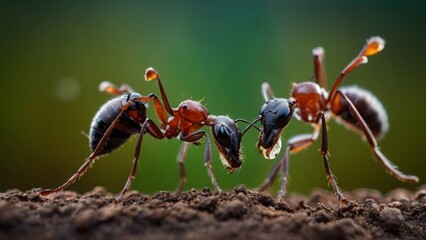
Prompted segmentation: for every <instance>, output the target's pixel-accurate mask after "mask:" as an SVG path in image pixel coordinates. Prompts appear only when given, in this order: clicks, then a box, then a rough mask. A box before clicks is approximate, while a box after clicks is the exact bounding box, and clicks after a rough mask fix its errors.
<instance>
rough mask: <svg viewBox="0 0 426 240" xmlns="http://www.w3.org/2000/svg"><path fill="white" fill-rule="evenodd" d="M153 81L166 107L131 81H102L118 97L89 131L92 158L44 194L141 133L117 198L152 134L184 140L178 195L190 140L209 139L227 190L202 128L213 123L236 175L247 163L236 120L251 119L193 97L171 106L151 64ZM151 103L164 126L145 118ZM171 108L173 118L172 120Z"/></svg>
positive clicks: (208, 158)
mask: <svg viewBox="0 0 426 240" xmlns="http://www.w3.org/2000/svg"><path fill="white" fill-rule="evenodd" d="M153 79H157V81H158V84H159V88H160V92H161V96H162V100H163V104H164V105H163V104H162V103H161V101H160V99H159V98H158V97H157V95H155V94H154V93H151V94H149V95H148V96H142V95H141V94H139V93H135V92H134V91H133V90H132V89H131V88H130V87H129V86H128V85H122V86H121V87H120V88H118V87H116V86H115V85H113V84H112V83H109V82H102V83H101V84H100V86H99V90H100V91H105V92H107V93H109V94H112V95H115V96H117V97H115V98H113V99H111V100H110V101H108V102H107V103H105V104H104V105H103V106H102V107H101V108H100V109H99V111H98V112H97V113H96V115H95V117H94V118H93V120H92V123H91V127H90V132H89V141H90V149H91V154H90V156H89V157H88V158H87V159H86V160H85V162H84V163H83V165H82V166H81V167H80V168H79V169H78V170H77V172H76V173H75V174H74V175H72V176H71V178H69V180H68V181H66V182H65V183H64V184H63V185H61V186H59V187H57V188H55V189H47V190H44V191H41V192H40V195H42V196H45V195H48V194H51V193H56V192H59V191H62V190H64V189H65V188H66V187H68V186H69V185H71V184H73V183H74V182H75V181H77V179H78V178H80V177H81V176H82V175H83V174H84V173H85V172H86V171H87V169H88V168H89V167H90V166H91V165H92V164H93V163H94V161H95V160H96V159H98V158H99V157H100V156H102V155H105V154H107V153H110V152H112V151H114V150H115V149H117V148H118V147H119V146H121V145H123V144H124V143H125V142H126V141H127V140H128V139H129V138H130V136H132V135H134V134H139V136H138V140H137V143H136V148H135V152H134V157H133V165H132V168H131V171H130V175H129V177H128V179H127V182H126V184H125V185H124V187H123V189H122V190H121V192H120V194H119V196H118V199H121V198H122V197H123V196H124V194H125V193H126V192H127V191H128V190H129V189H130V186H131V184H132V182H133V180H134V179H135V175H136V169H137V165H138V161H139V155H140V150H141V145H142V139H143V136H144V134H145V133H149V135H151V136H152V137H154V138H156V139H163V138H167V139H170V138H174V137H178V139H179V140H181V141H183V144H182V147H181V149H180V151H179V154H178V163H179V176H180V182H179V185H178V188H177V192H178V193H180V192H181V191H182V189H183V186H184V184H185V182H186V171H185V167H184V159H185V156H186V152H187V149H188V145H189V143H193V144H195V145H199V144H201V143H199V142H198V141H199V140H200V139H202V138H203V137H205V154H204V164H205V166H206V168H207V171H208V174H209V176H210V179H211V181H212V183H213V185H214V187H215V188H216V190H217V192H219V193H221V192H222V190H221V189H220V187H219V185H218V183H217V180H216V178H215V176H214V174H213V170H212V165H211V155H212V154H211V146H210V140H209V137H208V134H207V133H206V132H205V131H204V130H200V128H202V127H203V126H209V127H211V131H212V135H213V139H214V143H215V145H216V146H217V148H218V150H219V153H220V159H221V160H222V163H223V164H224V165H225V166H226V167H227V169H228V171H229V172H230V173H231V172H233V171H234V170H235V169H237V168H239V167H240V166H241V163H242V151H241V146H240V144H241V138H242V133H241V132H240V129H239V128H238V126H237V124H236V123H237V122H239V121H243V122H246V123H249V122H248V121H247V120H244V119H237V120H236V121H233V120H232V119H230V118H229V117H226V116H214V115H210V114H209V112H208V111H207V109H206V108H205V107H204V106H203V105H202V104H201V103H200V102H197V101H193V100H185V101H183V102H181V103H180V104H179V106H178V107H177V108H175V109H172V108H171V107H170V104H169V101H168V99H167V96H166V94H165V91H164V88H163V85H162V83H161V81H160V77H159V75H158V73H157V72H156V71H155V70H154V69H153V68H148V69H147V70H146V72H145V80H146V81H151V80H153ZM150 101H154V110H155V113H156V115H157V117H158V118H159V119H160V121H161V126H160V127H159V126H157V125H156V124H155V123H154V121H152V120H151V119H150V118H148V117H147V116H146V110H147V107H148V106H147V103H148V102H150ZM166 112H167V113H169V114H170V115H171V117H169V118H168V116H167V113H166Z"/></svg>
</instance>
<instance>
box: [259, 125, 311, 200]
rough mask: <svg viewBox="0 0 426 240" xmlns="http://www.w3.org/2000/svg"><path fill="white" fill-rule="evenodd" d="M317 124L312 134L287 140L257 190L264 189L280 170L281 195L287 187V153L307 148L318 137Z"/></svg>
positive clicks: (281, 195) (280, 195)
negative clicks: (282, 153)
mask: <svg viewBox="0 0 426 240" xmlns="http://www.w3.org/2000/svg"><path fill="white" fill-rule="evenodd" d="M318 133H319V125H317V126H316V127H315V129H314V132H313V133H312V134H301V135H297V136H294V137H292V138H290V139H289V140H288V142H287V148H286V151H285V152H284V155H283V156H282V157H281V159H280V161H278V162H276V163H275V165H274V166H273V167H272V169H271V171H270V172H269V174H268V177H267V178H266V179H265V181H264V182H263V184H262V185H261V186H260V187H259V188H258V190H259V191H265V190H266V189H267V188H268V187H270V186H271V185H272V183H273V182H274V180H275V178H276V176H277V174H278V172H279V171H280V170H281V172H282V180H281V188H280V191H279V193H278V197H283V196H284V195H285V193H286V189H287V175H288V168H289V164H288V162H289V155H290V153H296V152H299V151H302V150H304V149H306V148H308V147H309V146H310V145H311V144H312V143H313V142H315V141H316V140H317V139H318Z"/></svg>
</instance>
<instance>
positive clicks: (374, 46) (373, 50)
mask: <svg viewBox="0 0 426 240" xmlns="http://www.w3.org/2000/svg"><path fill="white" fill-rule="evenodd" d="M384 47H385V41H384V40H383V39H382V38H380V37H372V38H370V39H368V40H367V42H366V43H365V45H364V47H363V48H362V50H361V52H360V53H359V54H358V56H357V57H355V58H354V59H353V60H352V62H350V63H349V64H348V65H347V66H346V67H345V68H344V69H343V71H342V72H341V73H340V75H339V76H338V77H337V79H336V81H335V82H334V85H333V87H332V89H331V90H330V92H329V94H328V98H327V102H326V103H327V104H329V103H330V102H331V101H332V100H333V99H334V97H335V95H336V92H337V89H338V88H339V86H340V84H341V83H342V82H343V79H344V78H345V76H346V75H348V74H349V73H350V72H352V70H354V69H355V68H357V67H358V66H359V65H361V64H362V63H367V62H368V58H367V57H368V56H373V55H375V54H377V53H379V52H380V51H382V50H383V48H384Z"/></svg>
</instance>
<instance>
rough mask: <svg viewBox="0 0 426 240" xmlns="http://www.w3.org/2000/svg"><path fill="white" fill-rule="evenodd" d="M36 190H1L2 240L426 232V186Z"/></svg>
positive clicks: (412, 235) (420, 235)
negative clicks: (280, 195) (275, 193)
mask: <svg viewBox="0 0 426 240" xmlns="http://www.w3.org/2000/svg"><path fill="white" fill-rule="evenodd" d="M39 191H40V189H32V190H29V191H26V192H22V191H19V190H9V191H6V192H4V193H0V239H327V240H330V239H390V238H397V239H426V186H423V187H421V188H420V189H419V190H418V191H415V192H413V191H408V190H404V189H396V190H394V191H391V192H389V193H388V194H385V195H383V194H381V193H379V192H378V191H375V190H368V189H360V190H355V191H353V192H348V193H346V197H347V198H348V199H351V200H352V201H350V202H349V204H347V205H345V206H344V205H341V204H339V202H338V201H337V200H336V198H335V196H334V194H333V193H330V192H327V191H323V190H314V191H313V192H312V193H311V194H310V196H302V195H297V194H293V195H290V196H289V197H287V198H285V199H283V200H276V199H275V198H274V197H272V196H271V195H270V194H268V193H265V192H261V193H259V192H255V191H251V190H249V189H247V188H246V187H244V186H237V187H236V188H235V189H234V190H233V191H231V192H225V193H223V194H213V193H211V192H210V191H209V189H203V190H201V191H199V190H195V189H194V190H191V191H188V192H183V193H180V194H174V193H170V192H158V193H156V194H154V195H153V196H148V195H144V194H141V193H138V192H135V191H134V192H129V193H128V194H127V195H126V196H125V197H124V199H123V200H120V201H117V200H116V199H115V197H114V195H113V194H111V193H109V192H107V190H106V189H105V188H103V187H96V188H95V189H93V190H92V191H90V192H88V193H85V194H83V195H80V194H77V193H76V192H72V191H63V192H60V193H58V194H54V195H52V196H49V197H48V198H42V197H40V196H39V195H38V194H37V192H39Z"/></svg>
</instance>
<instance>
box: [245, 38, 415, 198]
mask: <svg viewBox="0 0 426 240" xmlns="http://www.w3.org/2000/svg"><path fill="white" fill-rule="evenodd" d="M384 43H385V42H384V40H383V39H382V38H380V37H372V38H370V39H368V40H367V42H366V44H365V45H364V47H363V49H362V50H361V52H360V53H359V55H358V56H356V57H355V59H353V60H352V62H350V63H349V64H348V65H347V66H346V67H345V68H344V69H343V71H342V72H341V73H340V75H339V76H338V78H337V80H336V82H335V83H334V85H333V87H332V89H331V90H330V92H327V91H326V90H325V89H326V77H325V70H324V63H323V56H324V50H323V49H322V48H321V47H318V48H315V49H313V51H312V54H313V57H314V69H315V79H316V83H313V82H303V83H298V84H294V86H293V89H292V92H291V97H290V98H289V99H284V98H275V97H274V94H273V91H272V89H271V87H270V85H269V84H268V83H263V84H262V95H263V98H264V100H265V104H264V105H263V107H262V109H261V111H260V116H259V117H258V118H257V119H256V120H255V121H254V122H253V123H252V124H254V123H255V122H257V121H260V122H261V124H262V128H261V132H260V135H259V140H258V143H257V147H258V149H259V151H260V152H261V153H262V154H263V155H264V157H265V158H267V159H273V158H275V157H276V156H277V154H278V153H279V151H280V149H281V133H282V132H283V129H284V128H285V127H286V126H287V125H288V123H289V122H290V119H291V117H292V116H295V117H296V118H297V119H298V120H301V121H304V122H307V123H309V124H311V125H312V126H313V128H314V131H313V133H312V134H302V135H298V136H295V137H293V138H290V139H289V140H288V142H287V146H286V149H285V153H284V155H283V156H282V158H281V160H280V161H278V162H277V163H276V164H275V165H274V167H273V168H272V169H271V171H270V173H269V175H268V177H267V178H266V179H265V182H264V183H263V184H262V185H261V187H260V191H264V190H265V189H266V188H268V187H269V186H270V185H271V184H272V182H273V181H274V179H275V177H276V175H277V173H278V172H279V171H281V174H282V180H281V181H282V182H281V187H280V191H279V193H278V197H282V196H284V195H285V192H286V189H287V174H288V163H289V154H290V153H295V152H299V151H301V150H303V149H306V148H307V147H308V146H310V145H311V144H312V143H313V142H314V141H316V140H317V139H318V136H319V132H320V130H321V150H320V152H321V155H322V158H323V161H324V166H325V170H326V173H327V178H328V181H329V182H330V183H331V185H332V186H333V189H334V192H335V194H336V196H337V198H338V199H339V200H340V201H341V202H342V203H347V199H346V198H345V197H344V196H343V194H342V191H341V190H340V188H339V186H338V185H337V182H336V180H335V178H334V176H333V174H332V172H331V169H330V165H329V162H328V138H327V122H328V121H329V120H330V118H331V117H332V116H335V117H336V119H337V120H338V122H339V123H342V124H344V125H345V126H347V127H349V128H350V129H352V130H355V131H358V132H360V133H361V134H363V136H364V137H365V139H366V140H367V142H368V143H369V145H370V147H371V149H372V150H373V152H374V155H375V157H376V158H377V160H378V161H379V162H380V163H381V164H382V165H383V167H384V168H385V169H386V170H387V171H388V172H389V173H390V174H391V175H392V176H394V177H395V178H397V179H398V180H400V181H402V182H409V183H416V182H418V178H417V177H416V176H412V175H405V174H404V173H402V172H400V171H399V170H398V169H397V167H396V166H395V165H393V164H392V163H391V162H390V161H389V160H388V159H387V158H386V157H385V155H384V154H383V153H382V152H381V151H380V149H379V147H378V145H377V140H376V139H380V138H382V137H383V134H385V133H386V131H387V130H388V119H387V115H386V111H385V110H384V108H383V106H382V104H381V103H380V102H379V100H378V99H377V98H376V97H375V96H373V95H372V94H371V93H370V92H369V91H367V90H364V89H361V88H359V87H344V88H339V86H340V84H341V83H342V81H343V79H344V77H345V76H346V75H347V74H348V73H350V72H351V71H352V70H354V69H355V68H357V67H358V66H359V65H360V64H362V63H367V57H368V56H372V55H374V54H376V53H378V52H380V51H381V50H382V49H383V48H384ZM249 127H250V126H249ZM249 127H248V128H249ZM248 128H247V129H248ZM247 129H246V130H247ZM244 132H245V131H244Z"/></svg>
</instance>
